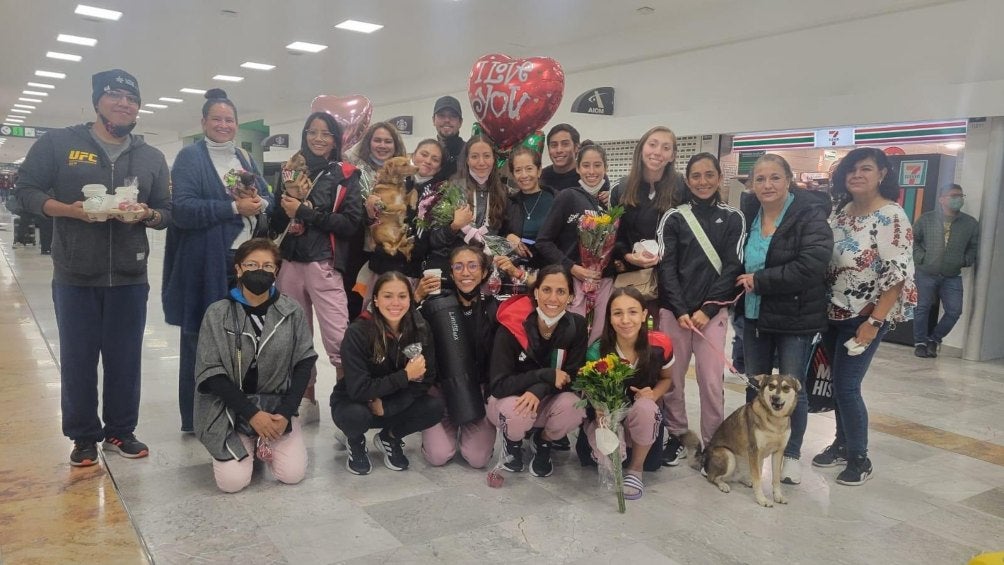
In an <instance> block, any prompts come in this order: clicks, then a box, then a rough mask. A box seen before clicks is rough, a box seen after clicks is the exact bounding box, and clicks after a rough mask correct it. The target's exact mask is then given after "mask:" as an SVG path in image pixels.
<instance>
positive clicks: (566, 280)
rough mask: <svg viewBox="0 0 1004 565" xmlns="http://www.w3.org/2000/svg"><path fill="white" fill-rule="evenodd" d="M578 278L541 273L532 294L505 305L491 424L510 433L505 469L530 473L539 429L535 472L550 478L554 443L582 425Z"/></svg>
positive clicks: (549, 269) (549, 270)
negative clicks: (527, 453) (527, 440)
mask: <svg viewBox="0 0 1004 565" xmlns="http://www.w3.org/2000/svg"><path fill="white" fill-rule="evenodd" d="M571 301H572V276H571V275H569V274H568V271H566V270H564V268H562V267H561V266H560V265H548V266H546V267H544V268H542V269H541V270H540V272H539V273H538V274H537V280H535V281H534V284H533V287H532V289H531V295H530V296H514V297H513V298H510V299H509V300H507V301H505V302H504V303H503V304H502V305H501V306H499V311H498V320H499V324H500V325H501V327H500V328H499V329H498V332H497V333H496V334H495V344H494V346H493V347H492V362H491V370H490V373H489V385H488V387H489V393H490V396H489V398H488V419H489V420H491V423H492V424H494V425H495V427H497V428H500V429H501V430H502V433H503V434H505V446H504V449H505V453H504V454H503V464H502V468H503V469H505V470H506V471H510V472H514V473H516V472H519V471H522V470H523V451H522V448H523V438H524V437H525V436H526V434H527V432H529V431H530V430H531V429H536V431H535V432H534V433H533V444H534V455H533V459H532V461H531V462H530V474H531V475H533V476H535V477H547V476H549V475H550V474H551V472H552V471H553V470H554V469H553V465H552V464H551V443H552V442H553V441H555V440H558V439H561V438H563V437H565V436H566V435H568V433H569V432H571V431H572V430H574V429H575V428H577V427H579V425H580V424H581V423H582V418H583V417H584V416H585V411H584V410H583V409H582V408H576V407H575V404H576V402H578V400H579V397H578V396H577V395H576V394H575V393H573V392H568V388H569V384H570V383H571V379H572V376H573V375H575V374H577V373H578V372H579V369H580V368H581V367H582V365H583V363H584V362H585V359H586V339H587V337H586V319H585V318H583V317H582V316H580V315H579V314H573V313H571V312H568V311H567V308H568V304H569V303H570V302H571Z"/></svg>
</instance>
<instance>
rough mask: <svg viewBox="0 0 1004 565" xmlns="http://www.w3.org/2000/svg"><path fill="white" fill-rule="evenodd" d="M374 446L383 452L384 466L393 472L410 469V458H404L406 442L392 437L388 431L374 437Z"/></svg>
mask: <svg viewBox="0 0 1004 565" xmlns="http://www.w3.org/2000/svg"><path fill="white" fill-rule="evenodd" d="M373 444H374V445H376V447H377V449H379V450H380V451H382V452H383V466H384V467H387V468H388V469H390V470H391V471H404V470H405V469H407V468H408V458H407V457H405V456H404V442H403V441H401V440H400V439H399V438H396V437H390V433H388V431H387V429H386V428H384V429H382V430H380V433H378V434H377V435H375V436H373Z"/></svg>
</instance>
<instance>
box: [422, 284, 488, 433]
mask: <svg viewBox="0 0 1004 565" xmlns="http://www.w3.org/2000/svg"><path fill="white" fill-rule="evenodd" d="M422 316H423V317H424V318H425V321H426V323H428V325H429V331H431V332H432V339H433V342H434V343H435V344H436V372H437V377H436V378H437V380H438V382H439V387H440V389H441V390H442V391H443V395H444V396H445V397H446V409H447V411H448V412H449V415H450V421H452V422H453V423H454V424H456V425H458V426H461V425H463V424H467V423H469V422H473V421H476V420H480V419H481V418H484V417H485V398H484V395H483V394H482V393H481V384H480V383H479V382H478V376H477V375H475V374H473V367H474V361H473V359H471V354H472V353H471V352H472V351H473V350H474V347H473V346H472V345H473V344H471V339H472V336H470V335H467V333H465V332H464V331H463V330H464V328H463V313H462V312H461V311H460V304H459V303H458V302H457V297H456V296H454V295H452V294H448V295H443V296H439V297H431V298H429V299H428V300H426V301H425V303H423V304H422Z"/></svg>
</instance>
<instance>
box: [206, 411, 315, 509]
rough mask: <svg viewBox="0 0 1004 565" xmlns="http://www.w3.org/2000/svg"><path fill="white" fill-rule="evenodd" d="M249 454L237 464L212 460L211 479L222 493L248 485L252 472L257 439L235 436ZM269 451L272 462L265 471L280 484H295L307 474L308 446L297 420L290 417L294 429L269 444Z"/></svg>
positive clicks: (241, 488)
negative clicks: (267, 470)
mask: <svg viewBox="0 0 1004 565" xmlns="http://www.w3.org/2000/svg"><path fill="white" fill-rule="evenodd" d="M237 436H238V437H239V438H241V443H243V444H244V449H246V450H247V451H248V453H249V455H248V456H247V457H245V458H244V459H241V460H240V461H238V460H236V459H231V460H229V461H216V460H215V459H214V460H213V476H214V477H215V478H216V486H218V487H219V488H220V490H222V491H223V492H238V491H240V490H243V489H244V487H246V486H248V485H249V484H250V483H251V471H252V470H253V469H254V451H255V441H256V440H257V438H253V437H250V436H246V435H244V434H237ZM269 446H270V447H271V448H272V461H271V462H269V463H268V464H267V465H268V469H269V471H272V475H273V476H275V478H276V480H277V481H279V482H280V483H286V484H289V485H295V484H296V483H298V482H300V481H302V480H303V477H304V475H305V474H306V473H307V446H306V445H305V444H304V443H303V434H302V433H301V431H300V419H299V418H296V417H294V418H293V430H292V431H291V432H289V433H288V434H286V435H284V436H282V437H281V438H279V439H278V440H276V441H273V442H271V443H270V444H269Z"/></svg>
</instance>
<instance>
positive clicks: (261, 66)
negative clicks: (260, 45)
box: [241, 61, 275, 71]
mask: <svg viewBox="0 0 1004 565" xmlns="http://www.w3.org/2000/svg"><path fill="white" fill-rule="evenodd" d="M241 66H242V67H244V68H245V69H254V70H256V71H271V70H272V69H274V68H275V65H269V64H266V63H252V62H251V61H248V62H246V63H244V64H243V65H241Z"/></svg>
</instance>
